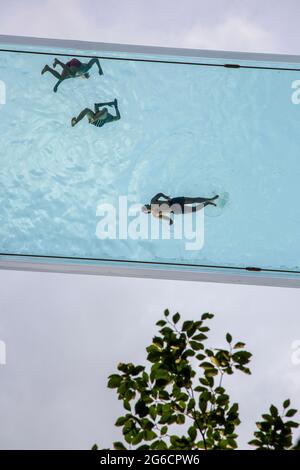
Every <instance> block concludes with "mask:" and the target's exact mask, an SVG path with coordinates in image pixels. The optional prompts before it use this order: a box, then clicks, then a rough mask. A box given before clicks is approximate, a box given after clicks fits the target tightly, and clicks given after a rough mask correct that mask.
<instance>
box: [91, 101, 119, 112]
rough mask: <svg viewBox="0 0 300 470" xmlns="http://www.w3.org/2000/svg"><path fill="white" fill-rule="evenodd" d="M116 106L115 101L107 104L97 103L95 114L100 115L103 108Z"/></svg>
mask: <svg viewBox="0 0 300 470" xmlns="http://www.w3.org/2000/svg"><path fill="white" fill-rule="evenodd" d="M114 104H115V102H114V101H107V102H106V103H95V105H94V107H95V113H98V111H99V110H100V108H102V107H103V106H114Z"/></svg>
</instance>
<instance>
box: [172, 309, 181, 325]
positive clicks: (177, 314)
mask: <svg viewBox="0 0 300 470" xmlns="http://www.w3.org/2000/svg"><path fill="white" fill-rule="evenodd" d="M172 320H173V323H175V324H176V323H178V322H179V320H180V315H179V313H178V312H177V313H175V315H173V318H172Z"/></svg>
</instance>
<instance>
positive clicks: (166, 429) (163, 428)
mask: <svg viewBox="0 0 300 470" xmlns="http://www.w3.org/2000/svg"><path fill="white" fill-rule="evenodd" d="M167 432H168V426H163V427H162V428H161V430H160V434H161V435H162V436H164V435H165V434H167Z"/></svg>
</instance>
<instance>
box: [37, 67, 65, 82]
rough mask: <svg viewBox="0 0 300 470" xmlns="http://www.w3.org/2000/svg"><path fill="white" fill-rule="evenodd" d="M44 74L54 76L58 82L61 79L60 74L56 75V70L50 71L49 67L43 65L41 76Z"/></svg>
mask: <svg viewBox="0 0 300 470" xmlns="http://www.w3.org/2000/svg"><path fill="white" fill-rule="evenodd" d="M45 72H50V73H51V74H52V75H54V77H55V78H57V79H58V80H60V78H61V75H60V73H58V72H57V71H56V70H54V69H52V68H51V67H49V65H45V67H44V68H43V70H42V72H41V74H42V75H44V73H45Z"/></svg>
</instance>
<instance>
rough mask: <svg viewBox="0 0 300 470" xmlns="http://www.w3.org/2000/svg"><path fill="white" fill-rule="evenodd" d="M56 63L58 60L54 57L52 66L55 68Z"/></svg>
mask: <svg viewBox="0 0 300 470" xmlns="http://www.w3.org/2000/svg"><path fill="white" fill-rule="evenodd" d="M57 64H58V60H57V59H55V60H54V62H53V67H54V68H55V67H56V66H57Z"/></svg>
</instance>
